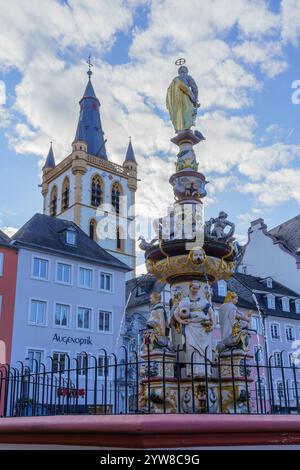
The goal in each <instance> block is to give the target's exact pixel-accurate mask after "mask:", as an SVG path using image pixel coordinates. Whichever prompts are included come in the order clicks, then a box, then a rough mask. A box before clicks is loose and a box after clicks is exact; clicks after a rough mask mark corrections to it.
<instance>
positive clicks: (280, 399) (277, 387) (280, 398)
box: [276, 380, 284, 403]
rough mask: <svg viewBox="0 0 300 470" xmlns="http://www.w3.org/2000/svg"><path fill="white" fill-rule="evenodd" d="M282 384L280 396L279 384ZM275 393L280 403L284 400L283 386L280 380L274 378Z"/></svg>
mask: <svg viewBox="0 0 300 470" xmlns="http://www.w3.org/2000/svg"><path fill="white" fill-rule="evenodd" d="M280 384H281V385H282V396H281V397H280V396H279V385H280ZM276 395H277V400H278V401H280V402H281V403H282V401H284V386H283V382H282V380H276Z"/></svg>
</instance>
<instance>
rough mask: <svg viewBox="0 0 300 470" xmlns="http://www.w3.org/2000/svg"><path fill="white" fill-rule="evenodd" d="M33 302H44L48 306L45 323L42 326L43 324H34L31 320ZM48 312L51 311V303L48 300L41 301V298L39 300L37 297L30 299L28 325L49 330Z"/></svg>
mask: <svg viewBox="0 0 300 470" xmlns="http://www.w3.org/2000/svg"><path fill="white" fill-rule="evenodd" d="M32 301H35V302H44V303H45V304H46V312H45V323H44V324H42V323H34V322H32V321H31V320H30V317H31V303H32ZM48 310H49V301H48V300H46V299H40V298H37V297H29V307H28V319H27V320H28V321H27V323H28V325H30V326H35V327H42V328H47V326H48Z"/></svg>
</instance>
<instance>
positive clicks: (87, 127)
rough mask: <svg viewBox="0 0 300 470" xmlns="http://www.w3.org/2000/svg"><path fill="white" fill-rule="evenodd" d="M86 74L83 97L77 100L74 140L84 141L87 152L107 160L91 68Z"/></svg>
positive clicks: (98, 102)
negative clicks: (77, 114)
mask: <svg viewBox="0 0 300 470" xmlns="http://www.w3.org/2000/svg"><path fill="white" fill-rule="evenodd" d="M87 74H88V76H89V79H88V83H87V86H86V89H85V92H84V94H83V97H82V98H81V100H80V101H79V105H80V114H79V120H78V125H77V130H76V135H75V139H74V142H78V141H81V142H82V141H83V142H85V143H86V145H87V152H88V153H90V154H91V155H96V156H97V157H100V158H104V159H105V160H107V154H106V148H105V140H104V132H103V130H102V125H101V119H100V109H99V108H100V101H99V100H98V98H97V96H96V95H95V91H94V88H93V85H92V81H91V75H92V72H91V70H89V71H88V72H87Z"/></svg>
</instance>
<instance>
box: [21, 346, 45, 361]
mask: <svg viewBox="0 0 300 470" xmlns="http://www.w3.org/2000/svg"><path fill="white" fill-rule="evenodd" d="M29 351H35V352H37V351H38V352H42V353H43V356H42V360H41V363H43V364H45V357H46V349H45V348H37V347H36V346H32V347H31V346H27V347H26V355H25V358H28V359H29V357H28V356H29Z"/></svg>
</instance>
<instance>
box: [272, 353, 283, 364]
mask: <svg viewBox="0 0 300 470" xmlns="http://www.w3.org/2000/svg"><path fill="white" fill-rule="evenodd" d="M274 364H275V367H281V366H282V361H281V353H280V352H278V351H276V352H274Z"/></svg>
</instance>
